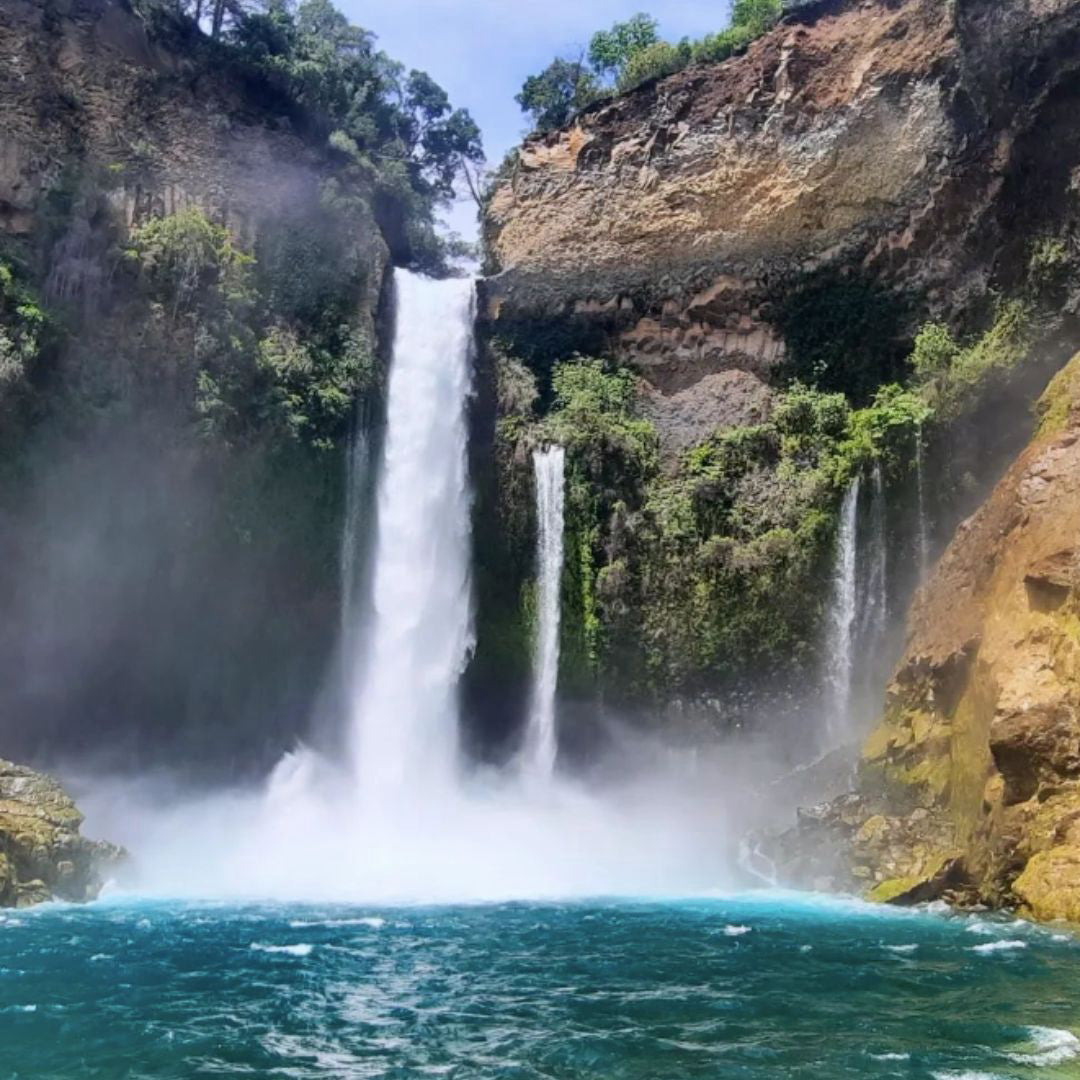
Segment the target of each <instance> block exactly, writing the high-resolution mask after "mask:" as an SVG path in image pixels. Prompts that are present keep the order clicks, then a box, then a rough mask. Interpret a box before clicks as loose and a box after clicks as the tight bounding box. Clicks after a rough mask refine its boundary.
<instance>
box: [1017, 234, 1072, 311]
mask: <svg viewBox="0 0 1080 1080" xmlns="http://www.w3.org/2000/svg"><path fill="white" fill-rule="evenodd" d="M1073 263H1074V260H1073V255H1072V252H1071V251H1070V250H1069V245H1068V244H1067V243H1066V242H1065V241H1064V240H1061V239H1059V238H1058V237H1053V236H1042V237H1039V239H1038V240H1036V241H1035V243H1034V244H1033V245H1032V248H1031V257H1030V258H1029V259H1028V284H1029V285H1030V287H1031V289H1032V291H1033V292H1034V293H1035V295H1036V296H1043V297H1047V298H1050V299H1051V300H1052V299H1053V298H1054V296H1055V294H1056V293H1057V292H1058V291H1059V290H1060V288H1061V286H1062V285H1064V284H1065V282H1066V281H1067V280H1068V278H1069V276H1070V274H1071V273H1072V270H1073Z"/></svg>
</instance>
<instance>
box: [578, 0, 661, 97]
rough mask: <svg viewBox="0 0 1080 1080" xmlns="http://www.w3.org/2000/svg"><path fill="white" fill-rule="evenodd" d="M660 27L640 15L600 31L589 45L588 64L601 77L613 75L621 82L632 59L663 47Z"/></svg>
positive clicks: (643, 15)
mask: <svg viewBox="0 0 1080 1080" xmlns="http://www.w3.org/2000/svg"><path fill="white" fill-rule="evenodd" d="M659 25H660V24H659V23H658V22H657V21H656V20H655V19H654V18H653V17H652V16H651V15H646V14H645V13H644V12H642V11H639V12H638V13H637V14H636V15H634V16H632V17H631V18H629V19H627V20H626V21H625V22H617V23H615V25H614V26H612V28H611V29H610V30H598V31H597V32H596V33H595V34H593V36H592V40H591V41H590V42H589V63H590V64H591V65H592V67H593V70H594V71H595V72H596V73H597V74H599V75H611V76H613V77H614V78H615V81H616V82H618V80H619V78H620V76H621V75H622V73H623V71H624V70H625V69H626V67H627V65H628V64H630V63H631V61H633V59H634V58H635V57H636V56H637V55H638V54H639V53H642V52H644V51H645V50H646V49H651V48H652V47H653V46H655V45H659V44H661V42H660V36H659V34H658V33H657V30H658V28H659Z"/></svg>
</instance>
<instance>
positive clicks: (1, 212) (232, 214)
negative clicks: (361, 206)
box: [0, 0, 387, 319]
mask: <svg viewBox="0 0 1080 1080" xmlns="http://www.w3.org/2000/svg"><path fill="white" fill-rule="evenodd" d="M174 32H175V33H179V32H180V31H179V30H177V31H174ZM0 40H2V43H3V46H2V47H3V56H4V64H3V69H2V70H0V228H2V229H3V231H4V232H6V233H7V234H8V235H13V236H26V237H33V236H34V235H35V234H36V233H39V232H40V231H41V230H42V229H43V228H44V227H46V226H47V225H48V224H49V222H48V221H47V220H46V218H47V216H48V214H49V212H50V210H51V211H53V212H54V213H55V207H54V206H52V205H51V204H50V201H49V196H50V195H55V193H56V192H57V191H58V189H63V188H64V186H65V184H66V185H67V187H68V188H69V189H70V187H71V183H72V178H73V176H75V175H78V174H80V173H82V172H84V171H85V170H86V169H87V168H90V167H93V168H96V169H100V170H103V171H105V172H106V173H108V174H111V175H112V177H114V178H115V181H114V183H113V184H112V185H111V186H110V187H109V191H108V202H109V204H110V208H111V210H112V211H113V212H115V213H116V214H117V215H118V217H119V220H120V222H121V223H122V224H123V225H125V226H131V225H133V224H135V223H137V222H139V221H140V220H143V219H145V218H147V217H148V216H150V215H153V214H157V215H163V214H172V213H175V212H176V211H177V210H181V209H183V208H185V207H188V206H198V207H200V208H201V209H203V210H205V211H206V212H207V213H208V214H210V215H211V216H212V217H213V218H214V219H215V220H216V221H219V222H220V223H221V224H222V225H224V226H225V227H226V228H227V229H228V230H229V232H230V233H231V234H232V235H233V237H234V238H235V239H236V240H237V242H238V243H240V244H241V245H243V246H245V247H249V248H250V247H251V246H253V245H254V243H255V240H256V237H257V235H258V234H259V231H260V229H261V228H264V227H265V226H266V225H267V224H268V223H281V222H282V220H283V219H284V220H286V221H287V220H289V219H293V220H296V221H302V219H303V217H304V215H305V214H306V213H309V212H310V211H311V209H312V207H314V206H317V205H318V202H319V196H320V191H319V188H320V184H321V183H322V181H324V180H325V179H326V178H327V176H328V175H329V174H330V172H331V168H330V165H329V163H328V159H327V155H326V153H325V152H323V151H320V150H318V149H315V148H314V147H313V146H312V145H311V144H310V143H309V142H307V141H306V140H304V139H303V138H302V137H301V136H300V135H299V134H296V133H294V132H293V131H291V130H290V124H289V122H288V119H287V118H286V117H285V116H283V115H282V114H281V112H280V111H277V112H275V109H274V103H273V102H268V101H265V100H263V101H260V100H259V99H258V98H257V96H256V95H255V94H253V93H252V92H251V91H250V90H249V89H248V88H247V87H246V86H245V82H244V79H243V78H242V77H241V76H239V75H238V74H236V73H234V72H230V71H229V70H228V66H227V65H226V64H222V65H220V66H219V68H218V70H214V69H212V68H210V67H208V65H207V64H206V63H205V62H201V61H196V60H195V59H193V58H192V57H191V56H190V55H185V53H184V51H183V50H178V49H176V48H170V47H169V43H168V38H167V36H164V37H163V38H162V39H159V38H155V37H152V36H151V35H149V34H148V32H147V28H146V25H145V24H144V23H143V22H142V21H141V20H140V19H139V18H137V17H136V16H135V15H134V14H132V12H131V11H130V9H129V8H128V7H127V6H126V5H125V4H124V3H122V2H121V0H11V2H10V3H5V4H4V7H3V10H2V11H0ZM181 44H182V42H181ZM69 194H70V190H69ZM367 209H368V220H367V221H366V222H360V223H358V224H359V228H358V230H357V231H358V236H357V242H358V243H359V244H362V245H363V247H364V254H365V262H366V265H367V268H368V269H369V271H370V273H369V276H368V280H369V281H370V282H371V284H372V286H373V289H374V299H375V300H377V298H378V290H379V287H380V285H381V278H380V274H381V270H382V267H383V266H385V264H386V262H387V249H386V244H385V242H384V240H383V238H382V235H381V233H380V232H379V230H378V228H377V226H376V224H375V222H374V220H373V218H372V217H371V216H370V208H367ZM85 224H87V225H92V224H93V223H92V222H89V223H85ZM84 254H85V255H90V254H91V253H90V252H85V253H84ZM72 269H73V270H75V269H77V268H72ZM57 272H61V273H62V272H63V270H62V269H61V270H58V271H57ZM82 284H84V285H86V284H88V283H82ZM79 285H80V283H79V282H77V281H72V282H68V283H67V290H68V291H69V292H70V291H71V290H73V289H76V288H78V287H79ZM370 299H371V298H370V297H369V298H368V300H369V301H370ZM372 307H373V305H372V304H371V303H370V302H369V303H367V304H366V305H365V308H366V310H365V314H366V315H367V317H368V318H369V319H370V318H371V317H372V313H373V312H372Z"/></svg>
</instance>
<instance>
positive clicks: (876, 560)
mask: <svg viewBox="0 0 1080 1080" xmlns="http://www.w3.org/2000/svg"><path fill="white" fill-rule="evenodd" d="M871 482H872V484H873V495H872V498H871V500H870V517H869V522H868V524H869V526H870V530H869V535H868V536H867V538H866V563H867V567H866V592H865V596H864V599H863V602H862V612H863V613H862V617H861V620H860V622H861V625H860V630H861V631H862V634H863V640H864V641H865V643H866V651H867V653H868V654H869V655H870V656H871V658H873V657H875V656H876V654H877V650H878V649H879V648H880V647H881V642H882V638H883V637H884V636H885V630H886V627H887V626H888V619H889V591H888V551H887V548H886V536H885V481H884V479H883V477H882V475H881V465H880V463H879V462H876V461H875V462H874V468H873V472H872V473H871Z"/></svg>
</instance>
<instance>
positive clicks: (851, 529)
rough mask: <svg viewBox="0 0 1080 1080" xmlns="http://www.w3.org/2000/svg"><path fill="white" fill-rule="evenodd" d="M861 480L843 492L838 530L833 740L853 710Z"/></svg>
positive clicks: (828, 707)
mask: <svg viewBox="0 0 1080 1080" xmlns="http://www.w3.org/2000/svg"><path fill="white" fill-rule="evenodd" d="M859 486H860V480H859V477H858V476H856V477H855V479H854V480H852V482H851V485H850V486H849V487H848V489H847V491H846V492H845V494H844V501H843V504H842V506H841V508H840V523H839V527H838V529H837V533H836V553H835V556H834V562H833V574H832V594H831V598H830V601H829V611H828V620H827V638H826V646H825V662H826V668H825V691H826V693H825V727H826V731H827V733H828V735H829V737H830V739H831V740H833V741H834V742H835V741H836V740H838V739H843V738H845V737H846V736H847V735H848V734H849V731H848V728H849V725H850V713H851V676H852V666H853V655H852V653H853V649H852V646H853V636H854V635H853V630H854V627H855V615H856V604H857V593H856V577H855V573H856V563H857V559H856V555H857V552H858V511H859Z"/></svg>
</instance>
